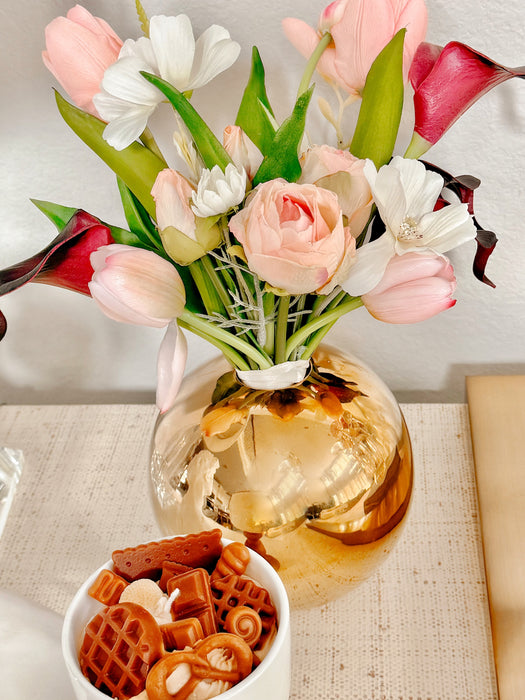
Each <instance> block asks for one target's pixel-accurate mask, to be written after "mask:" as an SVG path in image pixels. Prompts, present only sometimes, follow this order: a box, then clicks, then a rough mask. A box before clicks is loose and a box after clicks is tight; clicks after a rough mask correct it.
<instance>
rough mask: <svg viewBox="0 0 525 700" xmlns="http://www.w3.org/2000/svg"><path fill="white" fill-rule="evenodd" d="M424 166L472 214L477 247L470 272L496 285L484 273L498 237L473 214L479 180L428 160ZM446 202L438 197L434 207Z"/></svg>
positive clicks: (485, 281)
mask: <svg viewBox="0 0 525 700" xmlns="http://www.w3.org/2000/svg"><path fill="white" fill-rule="evenodd" d="M425 167H426V168H427V169H428V170H433V171H434V172H436V173H439V174H440V175H441V177H442V178H443V180H444V189H448V190H450V191H451V192H453V193H454V194H455V195H456V196H457V197H458V199H459V200H460V201H461V202H463V204H466V205H467V207H468V211H469V214H471V215H472V220H473V221H474V225H475V226H476V229H477V234H476V243H477V246H478V247H477V249H476V255H475V256H474V263H473V266H472V272H473V273H474V276H475V277H476V278H477V279H478V280H480V281H481V282H483V283H484V284H488V285H489V287H495V286H496V285H495V284H494V283H493V282H491V280H489V278H488V277H487V276H486V275H485V267H486V265H487V262H488V259H489V257H490V255H491V254H492V251H493V250H494V248H495V247H496V243H497V242H498V238H497V236H496V234H495V233H494V232H493V231H487V230H486V229H484V228H482V226H480V224H479V223H478V221H477V219H476V217H475V215H474V190H476V189H477V188H478V187H479V186H480V184H481V180H479V179H478V178H477V177H474V176H473V175H458V176H457V177H455V176H454V175H451V174H450V173H448V172H447V171H446V170H443V169H442V168H438V167H437V165H433V164H432V163H428V162H425ZM447 204H448V202H447V201H446V200H445V199H444V198H443V197H440V198H439V199H438V201H437V203H436V208H441V207H444V206H446V205H447Z"/></svg>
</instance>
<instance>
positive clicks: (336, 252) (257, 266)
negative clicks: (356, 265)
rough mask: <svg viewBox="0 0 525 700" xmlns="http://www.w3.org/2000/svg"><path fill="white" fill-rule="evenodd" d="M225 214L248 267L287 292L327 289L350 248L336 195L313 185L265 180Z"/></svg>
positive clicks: (348, 254) (351, 247)
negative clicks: (240, 205)
mask: <svg viewBox="0 0 525 700" xmlns="http://www.w3.org/2000/svg"><path fill="white" fill-rule="evenodd" d="M247 201H248V203H247V205H246V206H245V207H244V209H242V210H241V211H240V212H239V213H238V214H235V216H233V217H232V218H231V219H230V230H231V231H232V233H233V234H234V236H235V237H236V238H237V239H238V240H239V241H240V243H241V244H242V246H243V248H244V253H245V255H246V258H247V261H248V266H249V268H250V270H252V271H253V272H255V273H256V274H257V275H258V276H259V277H260V278H261V279H262V280H264V281H265V282H268V283H269V284H270V285H272V286H273V287H276V288H278V289H281V290H284V291H285V292H286V293H287V294H307V293H309V292H314V291H318V292H320V293H324V294H326V293H328V291H330V290H331V286H333V284H335V280H336V279H337V278H338V273H339V272H340V268H342V267H345V265H346V264H347V263H348V261H349V258H350V257H351V256H352V255H353V253H354V250H355V241H354V239H353V238H352V236H351V234H350V232H349V231H348V229H346V228H345V227H344V226H343V217H342V213H341V208H340V206H339V203H338V201H337V197H336V195H335V194H333V193H332V192H329V191H328V190H325V189H323V188H321V187H315V185H300V184H297V183H288V182H286V181H285V180H281V179H278V180H269V181H268V182H264V183H262V184H260V185H258V186H257V187H256V188H255V190H254V191H253V193H252V194H251V195H250V196H249V198H248V200H247Z"/></svg>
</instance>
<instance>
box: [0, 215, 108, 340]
mask: <svg viewBox="0 0 525 700" xmlns="http://www.w3.org/2000/svg"><path fill="white" fill-rule="evenodd" d="M113 242H114V240H113V236H112V235H111V231H110V230H109V228H108V227H107V226H104V224H102V223H101V222H100V221H99V220H98V219H96V218H95V217H94V216H92V215H91V214H88V213H87V212H85V211H82V210H80V209H79V210H78V211H76V212H75V213H74V214H73V216H72V217H71V219H70V220H69V222H68V223H67V224H66V226H65V227H64V228H63V229H62V231H61V232H60V233H59V234H58V236H57V237H56V238H55V239H54V240H53V241H51V243H50V244H49V245H48V246H47V247H46V248H44V249H43V250H41V251H40V252H39V253H37V254H36V255H33V256H32V257H30V258H28V259H27V260H24V261H22V262H19V263H16V264H15V265H12V266H11V267H7V268H5V269H4V270H0V296H3V295H4V294H8V293H9V292H12V291H14V290H15V289H18V287H22V286H23V285H24V284H27V283H28V282H42V283H44V284H51V285H54V286H56V287H64V288H65V289H71V290H73V291H75V292H80V293H81V294H87V295H89V288H88V282H89V281H90V280H91V277H92V275H93V268H92V267H91V263H90V262H89V256H90V255H91V253H92V252H93V251H94V250H96V249H97V248H100V246H103V245H109V244H110V243H113ZM6 329H7V323H6V320H5V317H4V316H3V314H2V312H1V311H0V340H1V339H2V338H3V337H4V335H5V332H6Z"/></svg>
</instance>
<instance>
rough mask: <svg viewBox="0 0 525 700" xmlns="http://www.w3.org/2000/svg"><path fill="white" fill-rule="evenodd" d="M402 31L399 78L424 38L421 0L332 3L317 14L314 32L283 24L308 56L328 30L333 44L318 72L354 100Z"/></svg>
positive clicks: (291, 21)
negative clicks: (402, 69) (401, 56)
mask: <svg viewBox="0 0 525 700" xmlns="http://www.w3.org/2000/svg"><path fill="white" fill-rule="evenodd" d="M405 27H406V30H407V33H406V36H405V45H404V47H405V48H404V74H405V80H406V78H407V76H408V70H409V68H410V64H411V63H412V59H413V57H414V53H415V51H416V49H417V47H418V45H419V44H420V43H421V42H422V41H423V39H424V38H425V33H426V28H427V10H426V7H425V3H424V0H338V1H337V0H336V2H332V3H331V4H330V5H328V7H327V8H326V9H325V10H324V11H323V12H322V13H321V16H320V18H319V23H318V30H319V31H318V32H316V31H315V29H314V28H313V27H310V26H309V25H308V24H306V22H303V21H302V20H300V19H293V18H291V17H289V18H287V19H285V20H284V21H283V28H284V32H285V34H286V36H287V37H288V39H289V40H290V41H291V43H292V44H293V45H294V46H295V48H296V49H297V50H298V51H299V52H300V53H302V54H303V56H305V57H306V58H309V57H310V56H311V54H312V52H313V50H314V49H315V47H316V46H317V44H318V43H319V39H320V37H321V34H323V33H324V32H326V31H327V30H328V31H330V33H331V35H332V39H333V42H332V43H331V45H330V46H329V47H328V49H326V51H325V52H324V53H323V55H322V56H321V60H320V61H319V63H318V64H317V68H318V71H319V73H321V75H322V76H323V77H324V78H325V79H326V80H328V81H329V82H333V83H335V84H336V85H339V86H340V87H342V88H343V89H344V90H346V91H347V92H348V93H350V94H354V95H356V96H359V95H360V94H361V92H362V90H363V87H364V85H365V81H366V76H367V75H368V71H369V70H370V67H371V65H372V63H373V62H374V61H375V59H376V58H377V56H378V55H379V54H380V53H381V51H382V50H383V49H384V48H385V46H386V45H387V44H388V43H389V41H390V40H391V39H392V38H393V37H394V35H395V34H397V32H398V31H399V30H400V29H403V28H405Z"/></svg>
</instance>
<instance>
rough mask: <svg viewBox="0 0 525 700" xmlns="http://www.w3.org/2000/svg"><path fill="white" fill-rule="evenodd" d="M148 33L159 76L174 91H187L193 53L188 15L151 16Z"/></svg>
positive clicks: (193, 44) (191, 30)
mask: <svg viewBox="0 0 525 700" xmlns="http://www.w3.org/2000/svg"><path fill="white" fill-rule="evenodd" d="M149 32H150V38H151V45H152V47H153V50H154V52H155V56H156V59H157V65H158V67H159V73H160V75H161V76H162V78H164V80H167V81H168V83H171V84H172V85H173V86H174V87H176V88H177V90H187V89H188V81H189V78H190V73H191V67H192V65H193V57H194V54H195V39H194V37H193V29H192V26H191V21H190V19H189V17H188V16H187V15H177V16H176V17H165V16H164V15H160V16H156V17H152V18H151V20H150V25H149ZM144 70H148V69H147V68H145V69H144Z"/></svg>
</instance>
